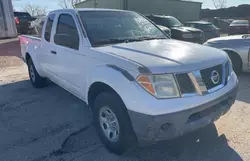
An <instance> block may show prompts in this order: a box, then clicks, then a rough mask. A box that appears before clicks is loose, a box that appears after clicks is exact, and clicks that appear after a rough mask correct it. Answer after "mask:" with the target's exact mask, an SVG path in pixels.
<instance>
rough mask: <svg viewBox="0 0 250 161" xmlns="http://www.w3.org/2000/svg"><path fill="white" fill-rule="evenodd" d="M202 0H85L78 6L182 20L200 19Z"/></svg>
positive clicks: (77, 6)
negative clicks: (127, 11) (160, 15)
mask: <svg viewBox="0 0 250 161" xmlns="http://www.w3.org/2000/svg"><path fill="white" fill-rule="evenodd" d="M201 5H202V3H200V2H192V1H182V0H85V1H83V2H80V3H78V4H76V8H111V9H124V10H132V11H136V12H140V13H142V14H144V15H150V14H164V15H170V16H174V17H176V18H178V19H179V20H181V21H190V20H199V19H200V11H201Z"/></svg>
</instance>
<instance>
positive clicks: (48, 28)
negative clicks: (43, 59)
mask: <svg viewBox="0 0 250 161" xmlns="http://www.w3.org/2000/svg"><path fill="white" fill-rule="evenodd" d="M54 19H55V14H51V15H49V17H48V21H47V24H46V27H45V33H44V39H45V40H46V41H48V42H50V35H51V30H52V26H53V22H54Z"/></svg>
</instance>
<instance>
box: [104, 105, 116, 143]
mask: <svg viewBox="0 0 250 161" xmlns="http://www.w3.org/2000/svg"><path fill="white" fill-rule="evenodd" d="M99 122H100V126H101V129H102V131H103V133H104V135H105V137H106V138H107V139H108V140H109V141H111V142H116V141H117V140H118V139H119V134H120V125H119V122H118V119H117V117H116V115H115V114H114V112H113V111H112V110H111V109H110V108H109V107H107V106H104V107H101V109H100V112H99Z"/></svg>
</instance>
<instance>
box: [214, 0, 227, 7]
mask: <svg viewBox="0 0 250 161" xmlns="http://www.w3.org/2000/svg"><path fill="white" fill-rule="evenodd" d="M212 2H213V4H214V7H215V9H220V8H226V7H227V0H212Z"/></svg>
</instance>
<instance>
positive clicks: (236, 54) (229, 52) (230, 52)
mask: <svg viewBox="0 0 250 161" xmlns="http://www.w3.org/2000/svg"><path fill="white" fill-rule="evenodd" d="M224 51H225V52H226V53H227V54H228V56H229V57H230V58H231V57H234V58H236V59H237V61H239V63H240V65H241V68H242V60H241V57H240V55H239V54H238V53H237V52H235V51H232V50H224Z"/></svg>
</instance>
